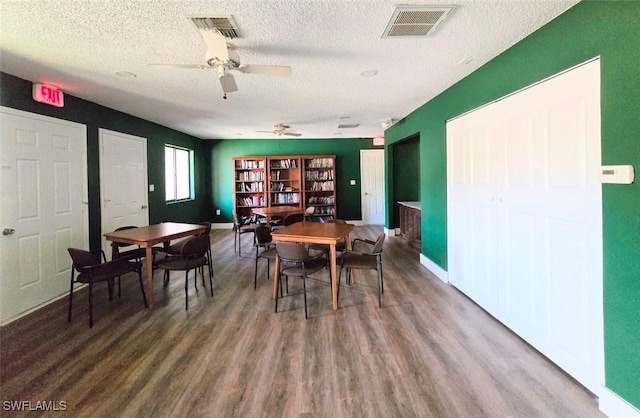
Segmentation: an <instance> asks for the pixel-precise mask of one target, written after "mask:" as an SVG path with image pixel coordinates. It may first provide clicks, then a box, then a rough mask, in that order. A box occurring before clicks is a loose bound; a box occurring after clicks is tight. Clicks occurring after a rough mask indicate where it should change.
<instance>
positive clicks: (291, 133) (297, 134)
mask: <svg viewBox="0 0 640 418" xmlns="http://www.w3.org/2000/svg"><path fill="white" fill-rule="evenodd" d="M282 135H285V136H302V134H299V133H296V132H283V133H282Z"/></svg>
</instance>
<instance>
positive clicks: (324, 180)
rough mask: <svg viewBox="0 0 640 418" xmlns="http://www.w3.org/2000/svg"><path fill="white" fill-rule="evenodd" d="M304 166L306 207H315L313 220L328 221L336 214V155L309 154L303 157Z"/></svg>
mask: <svg viewBox="0 0 640 418" xmlns="http://www.w3.org/2000/svg"><path fill="white" fill-rule="evenodd" d="M302 163H303V166H304V170H303V171H304V206H303V207H304V209H306V208H308V207H309V206H313V207H315V212H314V213H313V220H314V221H316V222H328V221H331V220H333V219H335V216H336V187H335V184H336V183H335V177H336V174H335V173H336V169H335V165H336V157H335V155H308V156H304V157H303V158H302Z"/></svg>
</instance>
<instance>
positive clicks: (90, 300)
mask: <svg viewBox="0 0 640 418" xmlns="http://www.w3.org/2000/svg"><path fill="white" fill-rule="evenodd" d="M89 328H93V282H92V281H90V282H89Z"/></svg>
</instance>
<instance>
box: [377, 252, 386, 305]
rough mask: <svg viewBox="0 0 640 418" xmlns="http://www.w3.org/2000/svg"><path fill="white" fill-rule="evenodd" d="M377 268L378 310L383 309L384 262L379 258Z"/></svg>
mask: <svg viewBox="0 0 640 418" xmlns="http://www.w3.org/2000/svg"><path fill="white" fill-rule="evenodd" d="M376 267H377V270H378V308H382V292H383V289H384V288H383V282H382V262H381V260H380V258H378V260H377V263H376Z"/></svg>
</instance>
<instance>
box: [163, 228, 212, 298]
mask: <svg viewBox="0 0 640 418" xmlns="http://www.w3.org/2000/svg"><path fill="white" fill-rule="evenodd" d="M210 251H211V244H210V240H209V235H204V234H203V235H198V236H194V237H191V238H188V239H187V240H186V242H185V243H184V244H183V245H182V248H181V249H180V253H178V254H176V255H170V256H167V257H165V258H164V259H162V260H159V261H158V262H157V264H156V267H157V268H158V269H162V270H164V283H165V286H166V285H167V284H168V283H169V272H170V271H184V272H185V273H184V296H185V309H186V310H189V292H188V284H189V271H191V270H196V276H197V275H198V273H197V272H198V267H204V266H205V265H206V266H208V268H209V287H210V288H211V296H213V265H212V264H211V258H210V257H209V253H210ZM203 270H204V269H203ZM202 273H203V275H204V271H203V272H202ZM194 283H195V288H196V290H198V279H197V277H196V280H195V282H194Z"/></svg>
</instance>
